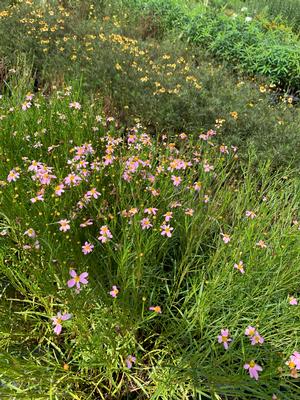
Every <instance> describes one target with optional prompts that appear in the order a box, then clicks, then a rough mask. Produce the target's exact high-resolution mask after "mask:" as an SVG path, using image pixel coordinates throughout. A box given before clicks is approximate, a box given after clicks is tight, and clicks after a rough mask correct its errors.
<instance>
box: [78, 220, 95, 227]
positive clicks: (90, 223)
mask: <svg viewBox="0 0 300 400" xmlns="http://www.w3.org/2000/svg"><path fill="white" fill-rule="evenodd" d="M89 225H93V220H92V219H87V220H86V221H84V222H82V223H81V224H80V225H79V226H80V228H86V227H87V226H89Z"/></svg>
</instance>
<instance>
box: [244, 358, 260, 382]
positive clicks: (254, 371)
mask: <svg viewBox="0 0 300 400" xmlns="http://www.w3.org/2000/svg"><path fill="white" fill-rule="evenodd" d="M244 368H245V369H247V370H248V372H249V374H250V377H251V378H253V379H255V380H256V381H257V380H258V378H259V376H258V372H260V371H262V370H263V369H262V367H261V366H260V365H258V364H256V363H255V361H253V360H251V361H250V362H249V364H245V365H244Z"/></svg>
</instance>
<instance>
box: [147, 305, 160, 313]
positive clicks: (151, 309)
mask: <svg viewBox="0 0 300 400" xmlns="http://www.w3.org/2000/svg"><path fill="white" fill-rule="evenodd" d="M149 310H150V311H154V312H156V314H161V308H160V306H151V307H149Z"/></svg>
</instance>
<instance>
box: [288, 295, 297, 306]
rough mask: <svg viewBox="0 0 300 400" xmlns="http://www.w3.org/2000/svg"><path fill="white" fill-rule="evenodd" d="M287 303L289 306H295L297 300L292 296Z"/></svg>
mask: <svg viewBox="0 0 300 400" xmlns="http://www.w3.org/2000/svg"><path fill="white" fill-rule="evenodd" d="M289 303H290V305H291V306H296V305H297V304H298V300H297V299H296V298H295V297H293V296H289Z"/></svg>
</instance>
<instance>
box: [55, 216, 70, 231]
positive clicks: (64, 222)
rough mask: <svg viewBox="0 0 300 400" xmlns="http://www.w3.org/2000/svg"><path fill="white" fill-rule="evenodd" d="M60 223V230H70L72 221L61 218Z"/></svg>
mask: <svg viewBox="0 0 300 400" xmlns="http://www.w3.org/2000/svg"><path fill="white" fill-rule="evenodd" d="M58 223H59V224H60V228H59V230H60V231H62V232H67V231H68V230H70V228H71V227H70V225H69V223H70V221H69V220H67V219H61V220H60V221H58Z"/></svg>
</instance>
